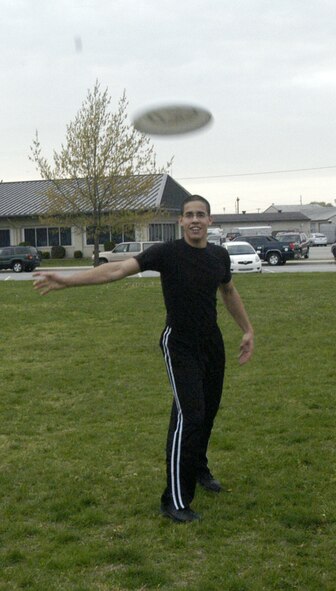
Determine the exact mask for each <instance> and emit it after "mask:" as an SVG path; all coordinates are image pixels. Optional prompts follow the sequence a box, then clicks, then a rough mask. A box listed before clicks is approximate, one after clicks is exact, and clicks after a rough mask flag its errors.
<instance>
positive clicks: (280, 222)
mask: <svg viewBox="0 0 336 591" xmlns="http://www.w3.org/2000/svg"><path fill="white" fill-rule="evenodd" d="M212 219H213V225H214V226H220V227H221V228H222V229H223V232H224V234H226V233H227V232H234V231H235V230H236V228H243V227H250V226H271V227H272V233H273V234H275V233H276V232H279V231H281V230H290V231H292V230H299V231H300V232H305V233H306V234H310V218H309V217H308V216H306V215H305V214H304V213H301V212H296V211H294V212H279V211H275V212H269V213H268V212H265V213H239V214H214V215H213V216H212Z"/></svg>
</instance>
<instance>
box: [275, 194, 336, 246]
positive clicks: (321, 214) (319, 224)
mask: <svg viewBox="0 0 336 591" xmlns="http://www.w3.org/2000/svg"><path fill="white" fill-rule="evenodd" d="M277 211H278V212H279V211H281V212H287V213H290V212H301V213H303V214H304V215H306V216H307V217H308V218H309V219H310V228H309V233H312V232H322V233H323V234H326V236H327V238H328V242H333V241H334V240H335V238H336V207H323V206H322V205H318V204H317V203H311V204H308V205H301V204H300V205H276V204H274V203H273V204H272V205H270V207H268V208H267V209H266V210H265V213H275V212H277Z"/></svg>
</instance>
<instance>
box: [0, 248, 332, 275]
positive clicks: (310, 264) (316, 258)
mask: <svg viewBox="0 0 336 591" xmlns="http://www.w3.org/2000/svg"><path fill="white" fill-rule="evenodd" d="M89 268H90V267H62V266H61V263H60V266H59V267H57V268H56V267H54V268H51V267H48V268H44V267H43V266H42V267H40V270H45V271H56V270H57V271H60V272H61V273H64V274H69V273H72V272H73V271H76V270H78V271H81V270H83V269H89ZM301 272H305V273H307V272H308V273H312V272H313V273H330V272H331V273H334V272H336V263H335V262H334V258H333V256H332V254H331V250H330V244H328V246H312V247H311V248H310V252H309V259H299V260H295V261H288V262H287V263H286V264H285V265H281V266H276V267H271V266H270V265H268V264H267V263H263V273H301ZM157 276H158V273H156V272H152V271H146V272H145V273H139V274H138V275H134V277H157ZM32 279H33V274H32V273H14V272H13V271H10V270H3V271H1V270H0V281H29V280H30V281H31V280H32Z"/></svg>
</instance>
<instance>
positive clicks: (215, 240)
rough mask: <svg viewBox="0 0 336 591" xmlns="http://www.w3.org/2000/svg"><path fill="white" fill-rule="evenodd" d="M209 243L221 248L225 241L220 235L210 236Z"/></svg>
mask: <svg viewBox="0 0 336 591" xmlns="http://www.w3.org/2000/svg"><path fill="white" fill-rule="evenodd" d="M207 241H208V242H210V243H211V244H216V245H217V246H221V245H222V242H223V239H222V237H221V236H220V235H219V234H208V236H207Z"/></svg>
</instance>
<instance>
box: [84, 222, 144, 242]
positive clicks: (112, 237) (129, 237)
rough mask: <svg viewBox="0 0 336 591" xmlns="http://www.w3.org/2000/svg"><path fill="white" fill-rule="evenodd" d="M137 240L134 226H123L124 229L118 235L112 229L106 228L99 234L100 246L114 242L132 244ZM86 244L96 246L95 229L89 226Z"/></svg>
mask: <svg viewBox="0 0 336 591" xmlns="http://www.w3.org/2000/svg"><path fill="white" fill-rule="evenodd" d="M134 239H135V229H134V226H133V225H132V226H123V227H122V229H121V230H120V231H119V232H118V233H117V232H113V230H112V228H111V227H108V226H106V227H105V228H104V229H103V230H102V231H101V232H100V234H99V244H105V243H106V242H114V243H115V244H119V243H120V242H132V241H133V240H134ZM86 244H87V245H88V246H91V245H93V244H94V227H93V226H87V228H86Z"/></svg>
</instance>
